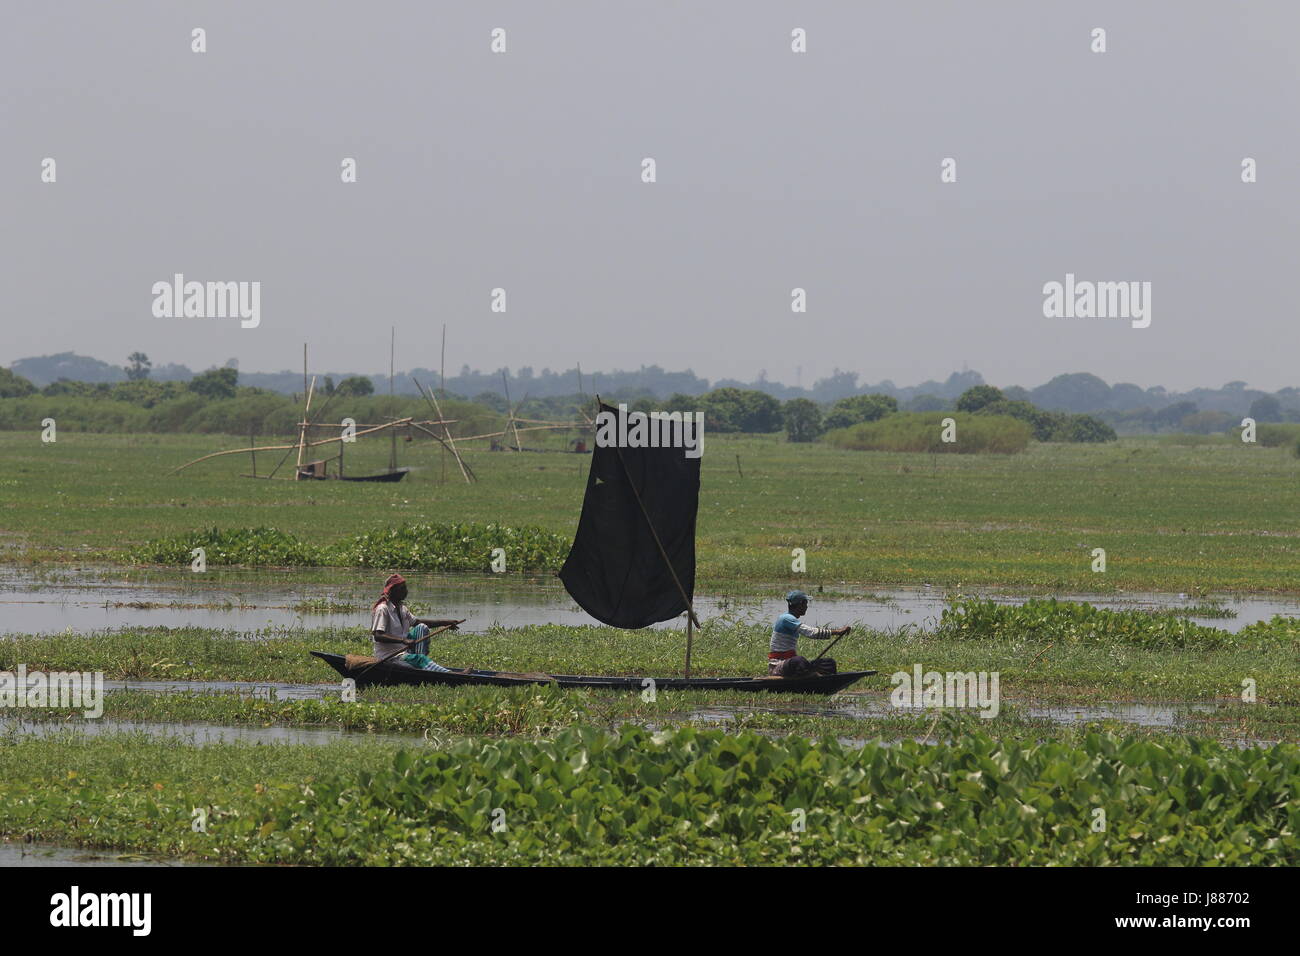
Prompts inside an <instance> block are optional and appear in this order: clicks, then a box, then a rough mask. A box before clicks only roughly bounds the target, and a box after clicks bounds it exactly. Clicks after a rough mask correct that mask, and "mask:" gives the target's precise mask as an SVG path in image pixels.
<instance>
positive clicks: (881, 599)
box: [0, 568, 1300, 634]
mask: <svg viewBox="0 0 1300 956" xmlns="http://www.w3.org/2000/svg"><path fill="white" fill-rule="evenodd" d="M118 575H119V576H117V577H114V576H113V574H112V573H111V572H108V571H95V570H93V569H92V570H89V571H86V572H57V573H53V574H51V573H46V574H38V573H36V572H32V571H29V570H26V569H15V568H3V569H0V634H6V633H10V634H12V633H21V634H52V633H60V632H63V631H67V630H69V629H71V630H73V631H83V630H100V629H105V628H127V627H157V626H165V627H184V626H198V627H210V628H220V629H228V630H233V631H240V632H246V633H267V632H271V633H274V632H277V631H278V632H284V631H292V630H298V629H302V628H319V627H338V628H346V629H354V628H355V629H357V630H364V629H366V628H367V626H368V624H369V620H368V609H369V604H370V601H371V600H373V597H374V595H373V594H372V593H371V590H372V589H373V587H374V586H368V585H367V584H366V583H363V579H361V578H359V577H358V576H357V575H356V574H355V573H352V574H348V575H346V578H347V580H346V581H343V582H342V583H339V584H334V585H329V584H319V583H311V584H303V583H300V582H299V581H297V580H296V576H295V574H294V573H293V572H291V571H279V572H272V571H258V572H245V573H243V574H239V573H236V572H222V573H221V574H219V575H216V574H214V575H198V574H186V573H174V574H171V575H170V576H167V575H159V574H155V575H154V576H153V577H154V580H149V581H130V580H126V579H124V578H122V577H121V576H120V571H119V572H118ZM411 582H412V596H413V600H414V601H415V603H416V606H417V608H421V609H423V611H424V613H430V614H436V615H443V614H446V615H452V614H454V615H456V616H457V617H464V618H467V619H468V623H467V624H465V625H464V626H463V628H462V629H463V630H465V631H467V632H470V633H477V632H482V631H485V630H487V629H489V628H491V627H493V626H495V625H500V626H504V627H521V626H525V625H530V624H569V625H584V624H594V623H595V622H594V621H593V620H592V619H591V617H589V616H588V615H587V614H586V613H585V612H584V611H582V610H581V609H580V608H579V607H578V606H577V605H576V604H574V603H573V601H572V599H571V598H569V596H568V595H567V594H566V593H565V591H564V589H563V587H562V586H561V585H560V583H559V581H558V580H556V579H555V578H551V577H547V578H531V579H521V578H520V577H517V576H511V577H509V578H501V579H494V578H493V577H491V576H488V575H459V576H458V575H432V574H430V575H411ZM780 593H781V589H780V588H775V587H774V597H773V599H771V600H766V601H764V600H756V599H753V598H735V597H719V596H716V595H700V596H698V597H697V598H696V609H697V613H698V614H700V616H701V617H703V618H716V617H720V616H726V617H729V618H733V619H736V620H738V621H741V622H761V623H767V622H770V621H771V620H772V619H773V618H774V617H775V616H776V615H777V614H779V613H781V612H782V611H783V610H785V606H784V602H783V601H782V600H781V599H780ZM966 594H967V595H968V596H983V597H987V598H991V599H993V600H996V601H1000V602H1003V603H1009V604H1015V603H1020V602H1022V601H1024V600H1025V595H1018V594H1015V593H1011V592H1005V591H994V590H989V591H983V592H981V591H973V590H968V591H966ZM946 596H947V594H946V592H945V591H943V590H940V589H937V588H925V587H909V588H889V589H876V590H874V591H872V592H870V593H865V592H863V593H859V594H857V595H854V594H852V593H849V594H847V595H844V596H836V597H829V596H828V597H820V596H818V595H814V596H813V603H812V606H811V609H810V611H809V614H808V620H809V622H810V623H814V624H830V623H833V624H845V623H847V624H856V625H859V626H865V627H871V628H877V629H882V630H884V629H893V628H898V627H901V626H903V625H906V624H913V625H917V626H921V627H927V626H930V625H932V624H933V623H934V622H935V621H937V620H938V618H939V616H940V614H941V613H942V612H943V608H944V606H945V598H946ZM1059 597H1061V598H1062V599H1065V600H1081V601H1088V602H1089V603H1092V604H1095V605H1097V606H1098V607H1106V608H1117V609H1118V608H1127V609H1133V608H1139V609H1148V610H1160V609H1176V608H1184V607H1189V606H1191V605H1193V604H1196V603H1197V601H1196V600H1195V599H1192V598H1188V597H1187V596H1185V595H1178V594H1158V593H1134V594H1121V595H1115V594H1104V595H1096V594H1094V595H1089V594H1073V595H1071V594H1063V595H1059ZM309 601H310V602H318V603H320V602H329V603H330V604H334V605H342V606H344V607H345V608H346V610H341V609H337V608H336V609H332V610H330V611H328V612H327V613H315V612H312V611H310V610H305V609H300V608H299V607H298V606H299V605H300V604H302V603H303V602H309ZM1225 606H1226V607H1228V608H1229V609H1231V610H1233V611H1235V612H1236V615H1237V616H1236V617H1234V618H1221V619H1211V618H1197V617H1193V618H1191V620H1194V621H1197V622H1199V623H1204V624H1209V625H1211V626H1214V627H1219V628H1223V629H1225V630H1229V631H1236V630H1239V629H1241V628H1242V627H1244V626H1246V625H1247V624H1251V623H1254V622H1255V621H1262V620H1268V619H1270V618H1271V617H1273V615H1275V614H1283V615H1289V616H1300V598H1298V597H1261V596H1241V597H1237V598H1232V597H1228V598H1227V601H1226V605H1225ZM660 626H662V627H680V626H681V623H680V622H678V621H670V622H666V623H665V624H663V625H660Z"/></svg>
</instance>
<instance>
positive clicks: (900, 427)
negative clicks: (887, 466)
mask: <svg viewBox="0 0 1300 956" xmlns="http://www.w3.org/2000/svg"><path fill="white" fill-rule="evenodd" d="M945 418H952V419H954V420H955V422H956V438H957V440H956V441H954V442H945V441H943V439H942V434H941V431H942V422H943V420H944V419H945ZM1029 438H1030V428H1029V426H1028V425H1026V424H1025V423H1024V422H1021V421H1017V420H1016V419H1014V418H1010V417H1007V416H997V415H984V414H975V415H971V414H966V413H964V412H953V413H952V414H945V413H943V412H902V413H899V414H897V415H890V416H888V417H886V418H882V419H880V421H876V422H863V423H862V424H861V425H854V426H853V427H852V428H841V429H838V430H836V431H832V432H827V434H826V436H825V439H826V441H827V442H829V443H830V444H832V445H834V446H835V447H837V448H851V449H855V450H857V451H930V452H944V453H954V454H968V455H969V454H979V453H986V454H1014V453H1015V452H1019V451H1024V450H1025V447H1026V446H1027V445H1028V444H1029Z"/></svg>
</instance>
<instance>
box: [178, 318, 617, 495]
mask: <svg viewBox="0 0 1300 956" xmlns="http://www.w3.org/2000/svg"><path fill="white" fill-rule="evenodd" d="M443 336H444V338H443V356H442V362H443V363H445V362H446V329H445V327H444V330H443ZM395 343H396V329H395V328H394V329H393V330H392V336H391V338H390V345H389V394H390V395H391V394H392V393H393V376H394V371H395V370H394V363H395ZM439 376H440V378H441V379H442V381H441V382H440V386H445V381H446V371H445V368H443V367H440V369H439ZM411 380H412V381H413V382H415V387H416V389H417V390H418V391H419V393H420V396H421V397H422V398H424V400H425V401H426V402H428V404H429V406H430V408H431V409H432V411H433V413H434V416H435V417H434V418H429V419H420V420H416V418H415V417H414V416H407V417H404V418H393V419H391V420H389V421H386V422H380V423H375V424H356V423H352V422H350V421H349V425H350V430H349V431H348V432H347V433H346V434H339V435H334V436H332V437H329V438H315V437H314V436H313V432H314V431H315V430H317V429H322V428H324V429H335V428H337V429H339V430H340V431H342V430H343V429H344V425H343V423H341V422H340V423H339V424H337V425H335V424H333V423H327V422H323V421H321V420H320V419H322V418H323V417H324V415H325V413H326V412H327V411H328V410H329V407H330V405H331V404H332V403H333V401H334V399H335V398H336V397H338V395H340V394H342V393H340V392H337V391H334V392H332V393H331V394H330V395H329V396H328V398H327V399H326V400H325V402H324V403H323V404H322V403H318V402H316V401H315V398H316V376H309V375H308V368H307V344H306V343H303V398H304V405H303V412H302V418H301V420H300V421H299V422H298V423H297V431H298V436H297V440H296V441H292V442H286V443H284V444H270V445H256V444H254V441H255V437H254V435H253V434H252V433H251V432H250V435H249V443H248V447H247V448H229V449H225V450H222V451H215V452H211V453H209V454H207V455H201V456H200V457H198V458H195V459H193V460H191V461H187V462H185V463H184V464H182V465H179V466H177V467H176V468H174V469H172V470H171V471H170V472H168V474H169V475H175V474H177V473H179V472H181V471H184V470H185V469H186V468H189V467H191V466H193V465H197V464H200V463H202V462H205V461H211V460H212V459H215V458H221V457H223V456H225V455H248V456H249V458H250V460H251V462H252V474H250V475H246V476H245V477H249V478H261V479H264V480H269V479H272V478H276V477H277V473H278V472H279V470H280V468H281V467H282V466H283V465H284V463H285V462H286V461H287V460H288V458H289V456H290V455H292V454H294V453H295V452H297V461H296V464H295V466H294V475H293V477H292V478H291V479H290V478H281V479H280V480H282V481H283V480H294V481H296V480H301V479H303V478H330V477H335V476H331V475H330V474H328V470H327V465H328V463H329V462H331V461H337V462H338V475H337V477H338V478H343V477H344V475H343V460H344V450H343V445H344V443H348V442H352V441H355V440H356V439H357V438H361V437H364V436H367V435H377V434H379V433H381V432H384V431H387V432H389V437H390V439H391V446H390V453H389V461H388V473H387V475H392V476H395V475H397V474H398V473H399V472H400V473H402V474H405V472H406V471H408V470H409V469H405V468H403V469H399V468H398V467H397V432H398V430H399V429H402V428H405V429H406V432H407V436H406V440H407V441H411V440H412V438H413V435H414V433H415V432H419V433H421V434H423V435H426V436H428V437H429V438H431V439H433V440H434V441H436V442H437V443H438V444H439V446H440V447H441V449H442V452H443V460H444V461H445V456H446V455H447V454H450V455H451V457H452V458H453V459H455V461H456V465H457V467H458V468H459V469H460V473H461V477H463V478H464V479H465V481H466V483H470V484H472V483H473V482H475V481H477V480H478V477H477V475H475V474H474V469H473V468H471V467H470V465H469V462H467V461H466V460H465V457H464V455H462V454H461V447H462V446H463V445H464V444H465V442H473V441H484V440H487V441H491V442H492V450H497V449H498V448H499V447H500V446H498V445H497V444H496V440H497V439H501V440H502V444H503V445H504V446H505V447H510V438H511V437H513V440H514V447H513V448H512V449H511V450H512V451H558V450H559V449H553V448H552V449H545V448H524V447H523V443H522V440H521V438H520V435H521V433H525V432H546V431H569V430H572V429H578V430H579V431H580V432H581V431H584V430H590V429H591V428H592V427H593V422H592V420H591V418H590V417H589V416H588V415H587V414H586V410H585V409H580V414H581V415H582V417H583V418H584V419H585V421H551V420H547V419H540V418H523V417H521V416H520V415H519V414H518V410H519V409H520V408H521V407H522V406H523V404H524V402H526V401H527V398H528V396H527V395H525V396H524V398H523V399H521V400H520V401H519V403H518V404H515V403H512V402H511V401H510V386H509V383H508V381H507V380H506V378H505V373H504V371H503V372H502V385H503V386H504V388H505V392H506V421H505V425H504V427H503V428H502V429H501V430H500V431H493V432H484V433H482V434H477V435H454V434H453V433H452V427H451V426H453V425H456V424H458V420H457V419H455V418H446V417H444V415H443V412H442V404H441V402H439V401H438V397H437V396H436V395H435V394H434V391H433V389H431V388H429V389H426V388H425V387H424V386H423V385H422V384H421V383H420V382H419V381H417V380H416V379H415V378H414V377H412V379H411ZM313 404H317V405H319V406H320V407H319V409H318V411H317V413H316V416H315V419H313V416H312V407H313ZM335 443H338V446H339V447H338V453H337V454H336V455H333V456H331V457H329V458H324V459H319V460H316V461H309V460H307V458H308V455H307V453H308V451H309V450H310V449H313V448H321V447H324V446H328V445H332V444H335ZM571 444H572V443H571ZM577 450H578V451H579V452H582V451H584V449H583V447H582V445H581V444H579V446H578V448H577ZM259 451H262V452H270V451H282V452H284V455H283V456H282V457H281V458H280V461H279V462H278V463H277V464H276V466H275V467H274V468H272V469H271V471H270V473H269V474H262V475H259V474H258V473H257V453H258V452H259ZM444 474H445V468H444ZM347 480H350V481H357V480H389V479H388V478H387V476H381V475H376V476H372V477H370V478H361V479H358V478H350V479H347ZM391 480H397V478H396V477H394V478H392V479H391Z"/></svg>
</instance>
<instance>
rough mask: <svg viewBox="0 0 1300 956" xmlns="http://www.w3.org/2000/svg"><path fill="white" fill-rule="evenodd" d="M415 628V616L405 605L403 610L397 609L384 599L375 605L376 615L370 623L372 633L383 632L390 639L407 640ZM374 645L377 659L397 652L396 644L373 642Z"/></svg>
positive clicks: (402, 607)
mask: <svg viewBox="0 0 1300 956" xmlns="http://www.w3.org/2000/svg"><path fill="white" fill-rule="evenodd" d="M414 626H415V615H414V614H412V613H411V611H410V609H409V608H407V606H406V605H405V604H403V605H402V606H401V608H400V609H399V608H396V607H394V606H393V603H392V602H391V601H390V600H388V599H387V598H384V600H382V601H380V602H379V603H378V604H377V605H375V613H374V615H373V617H372V619H371V622H370V633H371V634H374V632H375V631H383V632H384V633H385V634H387V635H389V636H390V637H396V638H400V639H401V640H406V635H407V633H408V632H409V631H410V630H411V628H412V627H414ZM372 643H373V645H374V654H375V657H380V658H382V657H387V656H388V655H389V654H391V653H393V652H394V651H396V650H397V645H396V644H389V643H387V642H385V641H375V640H372Z"/></svg>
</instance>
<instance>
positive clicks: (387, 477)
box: [338, 468, 410, 481]
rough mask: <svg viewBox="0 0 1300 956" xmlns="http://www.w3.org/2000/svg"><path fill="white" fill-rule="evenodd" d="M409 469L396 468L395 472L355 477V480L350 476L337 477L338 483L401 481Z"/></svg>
mask: <svg viewBox="0 0 1300 956" xmlns="http://www.w3.org/2000/svg"><path fill="white" fill-rule="evenodd" d="M408 471H410V469H409V468H398V469H397V470H396V471H385V472H383V473H382V474H378V475H357V476H356V477H355V478H354V477H352V476H351V475H346V476H345V475H339V476H338V480H339V481H401V480H402V479H403V478H405V477H406V473H407V472H408Z"/></svg>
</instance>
